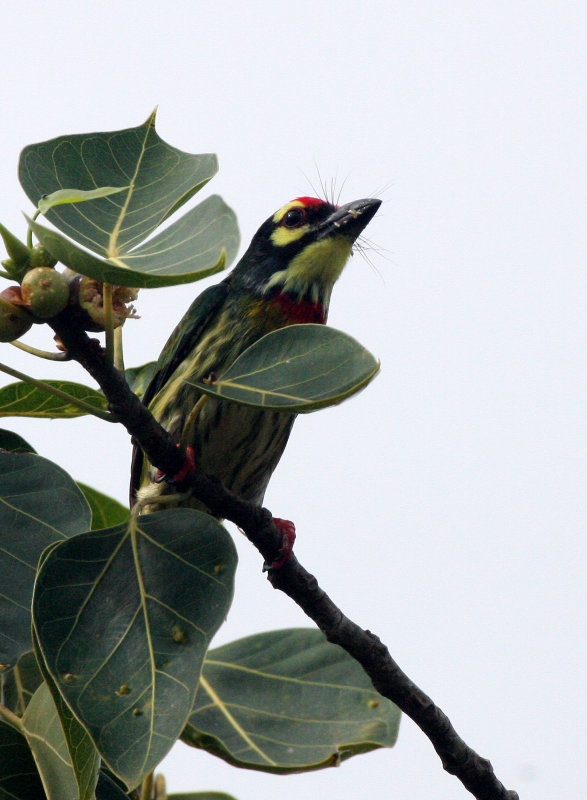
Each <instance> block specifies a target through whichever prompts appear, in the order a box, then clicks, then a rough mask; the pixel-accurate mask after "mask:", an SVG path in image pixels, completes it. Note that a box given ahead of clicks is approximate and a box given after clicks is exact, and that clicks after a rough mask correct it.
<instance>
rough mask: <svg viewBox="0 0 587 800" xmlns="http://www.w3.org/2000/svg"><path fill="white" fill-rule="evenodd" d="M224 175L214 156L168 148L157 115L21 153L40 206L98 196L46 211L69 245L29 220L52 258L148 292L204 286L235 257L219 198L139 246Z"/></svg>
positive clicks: (229, 217) (234, 232) (232, 229)
mask: <svg viewBox="0 0 587 800" xmlns="http://www.w3.org/2000/svg"><path fill="white" fill-rule="evenodd" d="M217 169H218V163H217V159H216V156H214V155H211V154H205V155H193V154H190V153H185V152H182V151H181V150H178V149H177V148H175V147H172V146H171V145H169V144H167V142H164V141H163V139H161V138H160V137H159V136H158V134H157V132H156V130H155V113H153V114H151V116H150V117H149V119H148V120H147V121H146V122H145V123H144V124H143V125H139V126H138V127H136V128H128V129H126V130H121V131H110V132H107V133H89V134H77V135H71V136H59V137H57V138H56V139H51V140H50V141H48V142H41V143H39V144H33V145H29V146H28V147H25V149H24V150H23V151H22V153H21V157H20V162H19V178H20V182H21V185H22V187H23V189H24V190H25V192H26V193H27V195H28V196H29V198H30V199H31V200H32V202H33V203H34V204H35V205H38V204H39V202H40V201H41V199H42V198H43V196H44V195H50V196H53V197H55V193H60V194H58V195H57V197H60V196H61V197H65V196H67V195H69V197H70V198H71V197H74V196H78V197H79V196H80V192H82V193H83V192H90V193H93V194H94V197H93V198H92V199H87V195H86V198H85V201H84V202H83V203H79V202H66V203H61V204H57V205H55V204H53V205H52V206H51V208H49V209H48V210H47V219H49V220H50V221H51V222H52V223H53V224H54V225H55V227H56V228H58V229H59V230H61V231H62V232H63V233H65V234H66V235H67V236H68V237H70V239H66V238H65V237H63V236H61V235H59V234H57V233H54V232H53V231H51V230H49V229H48V228H45V227H44V226H42V225H39V224H38V223H37V222H31V227H32V228H33V231H34V232H35V234H36V235H37V237H38V238H39V241H41V243H42V244H43V245H44V246H45V247H46V248H47V249H48V250H49V252H50V253H51V254H52V255H53V256H54V257H55V258H57V259H58V260H59V261H61V262H63V263H64V264H66V265H67V266H68V267H70V268H71V269H74V270H75V271H76V272H81V273H82V274H83V275H88V276H90V277H92V278H96V279H97V280H100V281H105V282H108V283H112V284H117V285H119V286H134V287H149V286H168V285H172V284H176V283H186V282H189V281H194V280H198V279H199V278H202V277H205V276H206V275H209V274H211V273H212V272H215V271H217V270H219V269H222V268H223V267H224V266H225V265H226V264H227V263H229V262H230V261H231V260H232V259H233V258H234V256H235V255H236V251H237V248H238V238H239V237H238V228H237V225H236V219H235V216H234V213H233V212H232V211H231V209H230V208H228V206H227V205H226V204H225V203H224V202H223V200H222V199H221V198H219V197H210V198H208V199H207V200H206V201H204V202H203V203H201V204H200V205H199V206H197V207H196V208H193V209H192V210H191V211H189V212H188V213H187V214H186V215H185V216H184V217H183V218H182V219H180V220H178V221H177V222H175V223H173V225H171V226H170V227H169V228H167V229H166V230H165V231H163V232H162V233H160V234H158V235H157V236H155V237H154V238H153V239H151V240H150V241H148V242H146V243H145V244H142V245H141V242H143V241H144V240H145V239H146V238H147V237H148V236H149V235H150V234H151V233H153V231H155V230H156V229H157V227H158V226H159V225H160V224H161V223H162V222H163V221H164V220H166V219H167V218H168V217H169V216H170V215H171V214H173V213H174V212H175V211H176V210H177V209H178V208H180V207H181V206H182V205H183V204H184V203H185V202H186V201H187V200H189V199H190V197H193V195H194V194H195V193H196V192H197V191H199V189H201V188H202V187H203V186H204V185H205V184H206V183H207V182H208V181H209V180H210V178H211V177H212V176H213V175H214V174H215V173H216V171H217ZM113 188H117V189H121V191H117V192H116V193H113V192H112V191H111V189H113ZM81 196H82V197H83V195H81ZM71 240H73V242H77V243H78V244H81V245H82V246H83V247H85V248H88V250H91V251H92V252H94V253H96V254H97V255H98V257H95V256H92V255H90V254H89V253H88V252H86V251H85V250H83V249H81V248H79V247H77V246H76V245H75V244H74V243H73V242H72V241H71ZM139 245H141V246H139Z"/></svg>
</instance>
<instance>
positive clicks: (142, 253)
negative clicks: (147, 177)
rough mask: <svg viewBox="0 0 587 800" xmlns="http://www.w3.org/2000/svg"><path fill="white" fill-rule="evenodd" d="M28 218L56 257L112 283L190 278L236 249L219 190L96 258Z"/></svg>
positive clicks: (215, 268) (222, 262)
mask: <svg viewBox="0 0 587 800" xmlns="http://www.w3.org/2000/svg"><path fill="white" fill-rule="evenodd" d="M27 219H28V217H27ZM28 221H29V224H30V227H31V228H32V230H33V232H34V233H35V235H36V236H37V238H38V239H39V241H40V242H41V244H42V245H44V247H46V248H47V250H48V251H49V252H50V253H51V255H52V256H54V257H55V258H56V259H57V260H58V261H61V263H63V264H65V265H66V266H68V267H69V268H70V269H72V270H74V271H75V272H80V273H81V274H82V275H88V276H89V277H90V278H95V279H96V280H98V281H103V282H105V283H111V284H115V285H117V286H133V287H138V288H146V289H153V288H156V287H158V286H175V285H177V284H181V283H192V282H193V281H197V280H200V279H201V278H207V277H208V276H209V275H213V274H214V273H215V272H219V271H220V270H222V269H224V267H225V266H226V265H227V264H229V263H230V262H231V261H232V260H233V259H234V257H235V255H236V253H237V250H238V241H239V239H238V233H237V229H236V218H235V216H234V212H233V211H232V210H231V209H230V208H229V207H228V206H227V205H226V203H225V202H224V201H223V200H222V198H221V197H219V196H218V195H212V197H209V198H208V199H207V200H204V202H203V203H200V205H199V206H196V207H195V208H192V210H191V211H188V213H187V214H185V215H184V216H183V217H181V219H178V220H177V221H176V222H174V223H173V224H172V225H170V226H169V227H167V228H165V230H164V231H162V232H161V233H159V234H158V235H157V236H154V237H153V238H152V239H149V241H148V242H146V243H145V244H143V245H141V246H140V247H137V248H135V249H134V250H132V251H130V252H121V253H120V255H119V256H117V257H116V258H110V259H103V258H98V257H97V256H94V255H92V254H91V253H88V252H87V251H86V250H82V249H81V247H78V246H77V245H76V244H74V243H73V242H71V241H70V240H69V239H66V238H65V237H64V236H62V235H61V234H59V233H56V232H55V231H52V230H50V229H49V228H46V227H44V226H43V225H39V223H38V222H32V220H28Z"/></svg>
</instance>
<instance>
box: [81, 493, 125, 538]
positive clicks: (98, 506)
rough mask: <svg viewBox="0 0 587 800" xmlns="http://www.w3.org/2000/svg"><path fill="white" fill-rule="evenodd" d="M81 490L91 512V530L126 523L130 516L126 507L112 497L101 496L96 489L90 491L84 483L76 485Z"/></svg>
mask: <svg viewBox="0 0 587 800" xmlns="http://www.w3.org/2000/svg"><path fill="white" fill-rule="evenodd" d="M77 485H78V486H79V488H80V489H81V490H82V492H83V495H84V497H85V498H86V500H87V502H88V505H89V506H90V509H91V511H92V530H93V531H97V530H101V529H102V528H111V527H113V526H114V525H120V523H121V522H126V521H127V520H128V518H129V516H130V512H129V510H128V508H127V507H126V506H123V505H122V503H119V502H118V500H115V499H114V498H113V497H108V495H106V494H102V492H99V491H98V490H97V489H92V487H91V486H86V484H85V483H79V482H78V484H77Z"/></svg>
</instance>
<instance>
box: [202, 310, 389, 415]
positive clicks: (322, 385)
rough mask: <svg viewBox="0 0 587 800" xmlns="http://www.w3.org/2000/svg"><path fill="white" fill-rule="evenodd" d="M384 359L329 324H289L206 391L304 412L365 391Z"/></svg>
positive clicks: (204, 388) (255, 346)
mask: <svg viewBox="0 0 587 800" xmlns="http://www.w3.org/2000/svg"><path fill="white" fill-rule="evenodd" d="M378 371H379V362H378V361H377V360H376V359H375V358H374V357H373V356H372V355H371V353H369V351H368V350H366V349H365V348H364V347H363V346H362V345H360V344H359V343H358V342H357V341H356V340H355V339H353V338H352V337H351V336H348V334H346V333H343V332H342V331H337V330H335V329H334V328H328V327H326V326H325V325H311V324H306V325H289V326H288V327H286V328H280V329H279V330H277V331H273V332H272V333H268V334H267V335H266V336H263V337H262V338H261V339H259V340H258V341H257V342H255V343H254V344H253V345H251V346H250V347H249V348H248V349H247V350H245V351H244V353H242V354H241V355H240V356H239V357H238V358H237V359H236V361H235V362H234V364H232V366H231V367H229V369H228V370H227V371H226V372H225V373H223V374H222V376H221V377H219V378H218V379H217V380H215V381H214V382H212V383H199V382H195V383H194V385H195V386H197V387H198V388H199V389H201V391H202V392H203V393H204V394H208V395H210V396H211V397H222V398H224V399H226V400H233V401H234V402H236V403H242V404H243V405H247V406H257V407H259V408H267V409H275V410H277V411H295V412H296V413H299V414H303V413H307V412H309V411H316V410H317V409H319V408H325V407H326V406H331V405H335V404H336V403H340V402H342V401H343V400H345V399H346V398H347V397H350V396H351V395H353V394H355V393H356V392H358V391H360V390H361V389H363V388H364V387H365V386H366V385H367V384H368V383H369V381H371V380H372V379H373V378H374V377H375V375H376V374H377V372H378Z"/></svg>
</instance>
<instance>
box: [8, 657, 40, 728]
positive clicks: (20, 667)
mask: <svg viewBox="0 0 587 800" xmlns="http://www.w3.org/2000/svg"><path fill="white" fill-rule="evenodd" d="M42 682H43V676H42V675H41V671H40V670H39V665H38V664H37V657H36V656H35V654H34V652H33V651H32V650H30V651H29V652H28V653H23V654H22V656H21V657H20V658H19V659H18V661H17V662H16V664H15V665H14V667H13V668H12V669H10V670H8V672H5V673H4V674H3V675H2V702H3V703H4V705H5V706H6V707H7V708H9V709H10V710H11V711H14V713H15V714H17V715H18V716H22V715H23V714H24V711H25V709H26V707H27V705H28V704H29V700H30V699H31V697H32V696H33V695H34V693H35V692H36V691H37V689H38V688H39V686H40V685H41V683H42Z"/></svg>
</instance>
